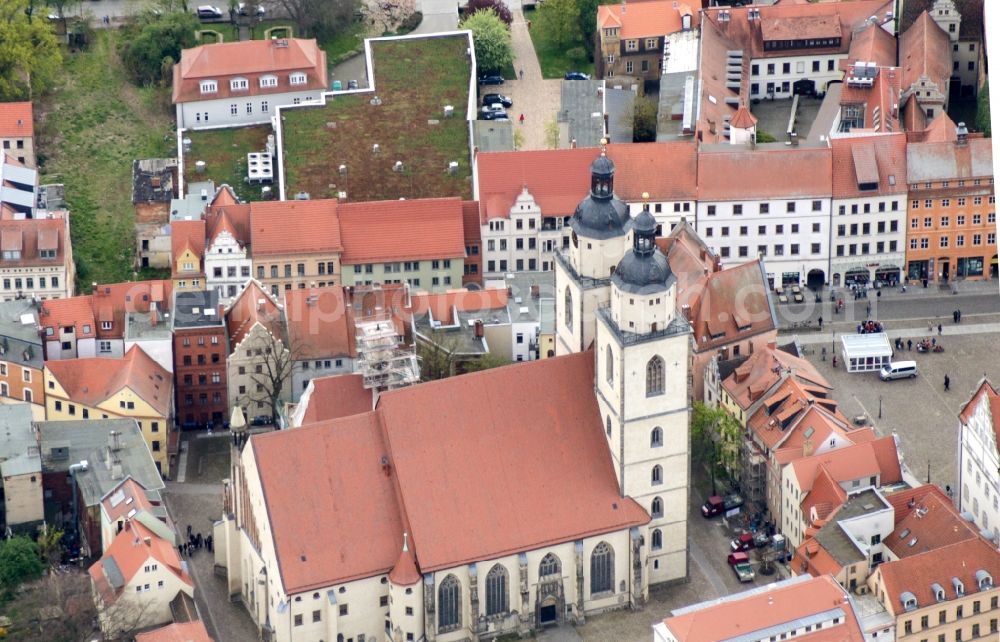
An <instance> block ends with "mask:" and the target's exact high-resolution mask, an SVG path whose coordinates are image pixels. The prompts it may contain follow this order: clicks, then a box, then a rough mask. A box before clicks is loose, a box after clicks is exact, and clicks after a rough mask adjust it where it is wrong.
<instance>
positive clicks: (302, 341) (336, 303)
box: [284, 285, 357, 361]
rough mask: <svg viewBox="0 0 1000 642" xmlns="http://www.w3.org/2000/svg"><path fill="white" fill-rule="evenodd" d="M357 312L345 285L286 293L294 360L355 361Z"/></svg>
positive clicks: (285, 314) (287, 316) (287, 315)
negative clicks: (353, 358) (344, 359)
mask: <svg viewBox="0 0 1000 642" xmlns="http://www.w3.org/2000/svg"><path fill="white" fill-rule="evenodd" d="M353 313H354V309H353V308H352V307H351V305H350V304H349V303H348V302H347V299H346V297H345V294H344V288H343V287H342V286H339V285H338V286H329V287H323V288H305V289H299V290H286V291H285V309H284V317H285V325H286V327H287V330H288V341H289V342H290V344H291V346H292V351H293V352H294V353H295V355H296V356H295V360H296V361H300V360H303V359H305V360H307V361H308V360H309V359H329V358H331V357H333V358H340V357H346V358H352V357H355V356H357V349H356V347H355V345H354V314H353Z"/></svg>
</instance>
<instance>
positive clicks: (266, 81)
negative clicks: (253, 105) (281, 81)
mask: <svg viewBox="0 0 1000 642" xmlns="http://www.w3.org/2000/svg"><path fill="white" fill-rule="evenodd" d="M277 86H278V77H277V76H274V75H270V74H269V75H267V76H261V77H260V87H261V89H267V88H268V87H277Z"/></svg>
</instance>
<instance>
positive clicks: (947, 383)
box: [944, 375, 951, 392]
mask: <svg viewBox="0 0 1000 642" xmlns="http://www.w3.org/2000/svg"><path fill="white" fill-rule="evenodd" d="M950 389H951V378H950V377H948V375H945V376H944V391H945V392H948V390H950Z"/></svg>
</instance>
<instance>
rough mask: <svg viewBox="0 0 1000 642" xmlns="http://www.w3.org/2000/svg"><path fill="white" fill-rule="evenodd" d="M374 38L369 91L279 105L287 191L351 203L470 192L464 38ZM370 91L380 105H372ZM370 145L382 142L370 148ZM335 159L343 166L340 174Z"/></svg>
mask: <svg viewBox="0 0 1000 642" xmlns="http://www.w3.org/2000/svg"><path fill="white" fill-rule="evenodd" d="M372 46H373V58H374V63H373V65H374V76H375V91H374V94H373V93H369V92H365V93H361V94H353V95H349V96H338V97H336V98H334V99H332V100H329V101H328V103H327V104H326V105H325V106H323V107H302V108H298V109H288V110H283V111H282V115H283V116H284V119H283V129H284V132H283V133H284V162H285V173H286V188H285V194H286V196H288V195H293V194H295V193H297V192H300V191H305V192H308V193H309V194H310V196H311V197H312V198H328V197H335V196H336V195H337V192H339V191H346V192H347V198H348V199H349V200H352V201H360V200H383V199H397V198H402V197H405V198H428V197H444V196H462V197H464V198H470V195H471V192H472V188H471V183H470V181H469V177H470V176H471V170H470V164H469V130H468V123H467V122H466V120H465V109H466V106H467V104H468V91H469V75H470V74H471V66H470V64H469V60H468V58H467V57H466V54H465V51H466V49H467V48H468V40H466V39H465V38H462V37H458V36H455V37H448V38H421V39H413V40H402V41H395V42H384V41H383V42H375V43H373V45H372ZM417 79H419V82H416V80H417ZM375 95H377V96H378V97H379V99H380V100H381V101H382V103H381V104H380V105H372V104H370V101H371V99H372V97H373V96H375ZM445 105H452V106H454V107H455V116H454V117H452V118H444V117H443V107H444V106H445ZM429 121H435V122H433V123H432V122H429ZM374 144H378V145H379V147H380V152H379V154H377V155H376V154H374V153H373V152H372V146H373V145H374ZM396 161H402V162H403V167H404V169H403V171H402V172H397V171H394V170H393V166H394V164H395V162H396ZM452 161H455V162H457V163H458V166H459V168H458V171H457V172H456V173H455V174H449V173H448V172H447V171H446V170H447V167H448V163H449V162H452ZM341 164H343V165H346V166H347V174H346V175H343V176H342V175H340V173H339V172H338V167H339V166H340V165H341Z"/></svg>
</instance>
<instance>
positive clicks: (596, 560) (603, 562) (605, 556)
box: [590, 542, 615, 595]
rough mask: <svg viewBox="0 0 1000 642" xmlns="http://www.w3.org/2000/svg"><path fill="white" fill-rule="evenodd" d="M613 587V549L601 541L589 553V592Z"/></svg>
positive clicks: (600, 591) (602, 591) (604, 590)
mask: <svg viewBox="0 0 1000 642" xmlns="http://www.w3.org/2000/svg"><path fill="white" fill-rule="evenodd" d="M614 588H615V551H614V549H612V548H611V546H609V545H608V543H607V542H601V543H600V544H598V545H597V546H595V547H594V552H593V553H591V554H590V593H591V595H593V594H594V593H604V592H606V591H613V590H614Z"/></svg>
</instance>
